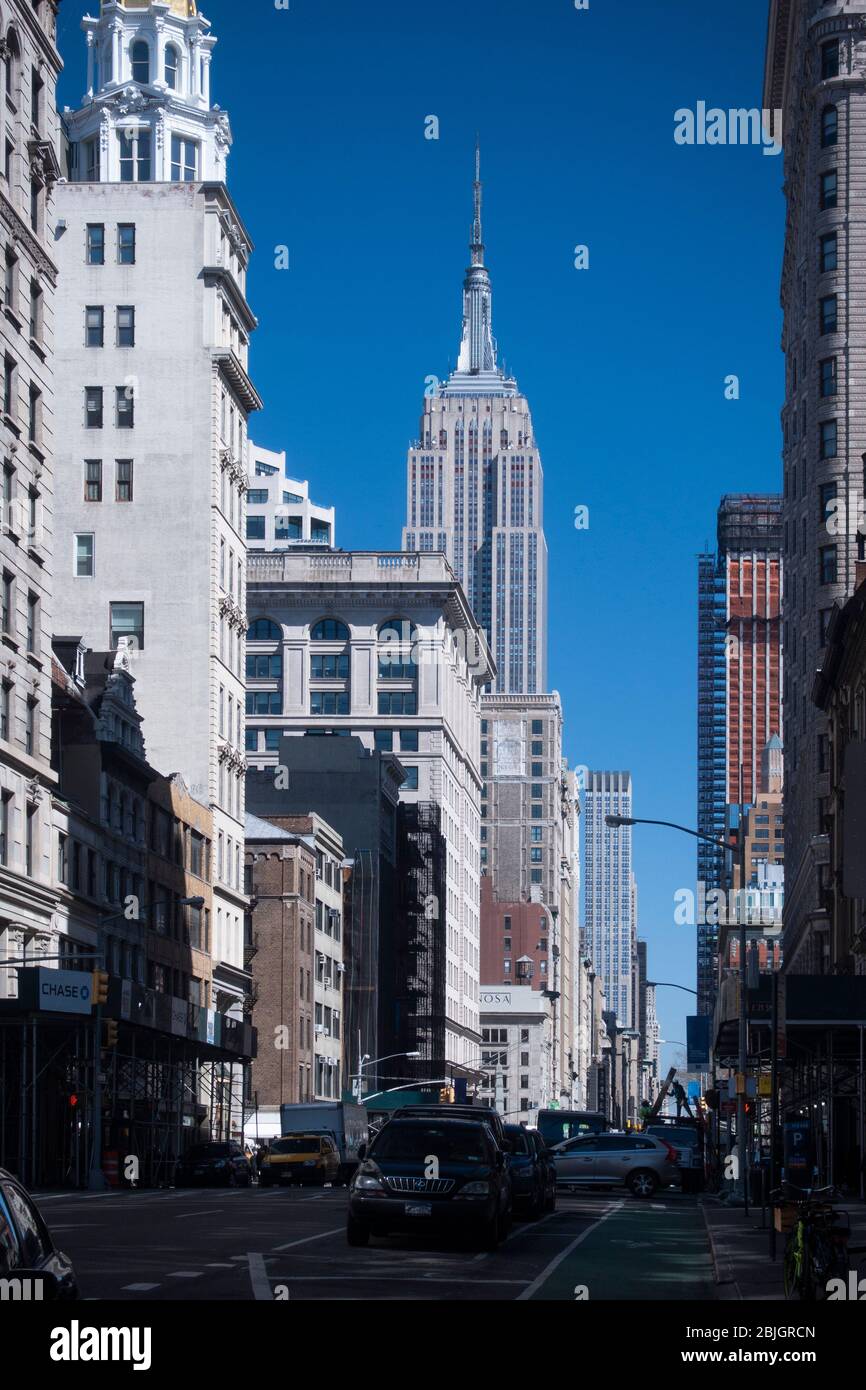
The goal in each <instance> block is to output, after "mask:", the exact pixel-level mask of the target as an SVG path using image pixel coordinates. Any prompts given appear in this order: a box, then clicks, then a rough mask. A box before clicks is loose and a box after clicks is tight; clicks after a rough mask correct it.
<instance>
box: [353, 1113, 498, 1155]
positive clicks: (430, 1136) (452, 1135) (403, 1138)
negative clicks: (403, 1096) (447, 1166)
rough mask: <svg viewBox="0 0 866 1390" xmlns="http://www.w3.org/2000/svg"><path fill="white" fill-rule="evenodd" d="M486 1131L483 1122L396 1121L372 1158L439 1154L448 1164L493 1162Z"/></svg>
mask: <svg viewBox="0 0 866 1390" xmlns="http://www.w3.org/2000/svg"><path fill="white" fill-rule="evenodd" d="M485 1135H486V1131H485V1130H483V1129H482V1127H481V1126H480V1125H478V1126H476V1125H456V1124H449V1125H448V1126H447V1128H446V1126H445V1125H435V1124H431V1125H419V1124H406V1125H402V1124H400V1123H399V1121H396V1120H392V1121H391V1123H390V1124H388V1125H386V1126H385V1128H384V1129H383V1130H382V1132H381V1133H380V1135H379V1137H378V1138H377V1139H376V1141H375V1143H374V1144H373V1147H372V1150H371V1153H370V1157H371V1158H374V1159H376V1161H377V1162H378V1161H379V1160H381V1159H393V1158H406V1159H418V1160H420V1161H422V1162H423V1160H424V1159H425V1158H427V1157H428V1156H429V1155H430V1154H435V1155H436V1157H437V1158H438V1159H439V1161H440V1163H441V1162H446V1163H489V1162H490V1149H489V1145H488V1142H487V1141H486V1138H485Z"/></svg>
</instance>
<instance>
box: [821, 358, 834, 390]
mask: <svg viewBox="0 0 866 1390" xmlns="http://www.w3.org/2000/svg"><path fill="white" fill-rule="evenodd" d="M818 377H819V383H820V392H821V395H822V396H835V394H836V358H835V357H825V358H824V360H823V361H822V362H819V363H818Z"/></svg>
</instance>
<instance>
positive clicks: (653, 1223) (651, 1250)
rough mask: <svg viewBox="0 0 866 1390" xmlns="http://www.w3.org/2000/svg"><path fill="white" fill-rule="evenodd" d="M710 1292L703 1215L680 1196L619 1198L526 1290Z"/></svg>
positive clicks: (559, 1294) (652, 1294) (616, 1295)
mask: <svg viewBox="0 0 866 1390" xmlns="http://www.w3.org/2000/svg"><path fill="white" fill-rule="evenodd" d="M583 1289H585V1290H586V1292H585V1293H583V1292H582V1290H583ZM524 1296H526V1295H524ZM715 1296H716V1294H715V1283H714V1280H713V1266H712V1259H711V1257H710V1250H709V1244H708V1242H707V1235H706V1227H705V1225H704V1219H703V1216H702V1214H701V1211H700V1208H699V1207H698V1205H697V1203H696V1202H688V1203H685V1202H680V1201H676V1202H664V1201H662V1202H659V1203H655V1204H651V1203H649V1202H645V1203H644V1202H641V1203H638V1202H635V1201H627V1202H625V1203H624V1204H623V1205H622V1207H621V1208H620V1209H619V1210H615V1211H613V1212H612V1213H611V1214H610V1215H609V1216H607V1217H606V1218H605V1219H604V1220H602V1221H600V1222H599V1224H598V1225H596V1226H593V1227H592V1229H591V1230H590V1231H589V1234H588V1235H586V1236H585V1237H584V1238H583V1239H582V1240H581V1243H580V1244H579V1245H578V1246H577V1248H576V1249H574V1250H572V1251H571V1252H570V1253H569V1254H568V1255H566V1256H565V1258H564V1259H563V1260H562V1262H561V1263H560V1264H559V1265H557V1266H556V1268H555V1269H553V1270H551V1272H550V1275H549V1276H548V1277H547V1278H542V1282H540V1284H539V1286H538V1288H536V1289H535V1290H533V1291H532V1292H531V1293H529V1294H528V1297H529V1298H530V1299H531V1300H549V1301H560V1302H561V1301H563V1300H566V1301H569V1302H573V1301H574V1300H575V1299H576V1298H578V1297H580V1298H584V1299H587V1300H588V1301H589V1302H590V1303H591V1302H592V1301H593V1300H594V1299H603V1298H607V1299H616V1300H621V1299H659V1300H664V1299H671V1300H676V1299H707V1300H710V1299H714V1298H715Z"/></svg>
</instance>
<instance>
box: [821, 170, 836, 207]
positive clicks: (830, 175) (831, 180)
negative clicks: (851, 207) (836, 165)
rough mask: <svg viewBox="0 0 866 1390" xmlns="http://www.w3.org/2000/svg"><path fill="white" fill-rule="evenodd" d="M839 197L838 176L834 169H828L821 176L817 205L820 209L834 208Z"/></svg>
mask: <svg viewBox="0 0 866 1390" xmlns="http://www.w3.org/2000/svg"><path fill="white" fill-rule="evenodd" d="M838 197H839V176H838V174H837V173H836V170H835V169H828V170H827V172H826V174H822V175H821V181H820V193H819V198H818V205H819V207H821V208H822V209H824V208H834V207H835V206H836V204H837V201H838Z"/></svg>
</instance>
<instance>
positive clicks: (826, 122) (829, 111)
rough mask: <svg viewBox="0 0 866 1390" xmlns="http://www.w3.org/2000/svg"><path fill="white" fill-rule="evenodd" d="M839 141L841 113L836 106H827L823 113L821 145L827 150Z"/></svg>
mask: <svg viewBox="0 0 866 1390" xmlns="http://www.w3.org/2000/svg"><path fill="white" fill-rule="evenodd" d="M838 139H839V113H838V111H837V110H836V107H835V106H825V107H824V110H823V111H822V112H821V145H822V147H823V148H824V149H825V150H826V149H827V148H828V147H829V146H830V145H835V144H836V142H837V141H838Z"/></svg>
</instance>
